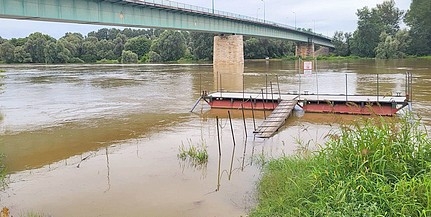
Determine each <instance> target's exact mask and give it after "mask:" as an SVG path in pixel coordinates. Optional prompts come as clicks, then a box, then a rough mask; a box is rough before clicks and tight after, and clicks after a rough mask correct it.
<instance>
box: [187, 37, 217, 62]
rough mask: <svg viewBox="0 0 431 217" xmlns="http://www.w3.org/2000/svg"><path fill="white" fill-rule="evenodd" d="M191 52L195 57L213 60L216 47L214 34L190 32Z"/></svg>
mask: <svg viewBox="0 0 431 217" xmlns="http://www.w3.org/2000/svg"><path fill="white" fill-rule="evenodd" d="M189 47H190V52H191V53H192V55H193V57H194V59H198V60H212V58H213V47H214V34H212V33H203V32H191V33H190V44H189Z"/></svg>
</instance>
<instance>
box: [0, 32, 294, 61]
mask: <svg viewBox="0 0 431 217" xmlns="http://www.w3.org/2000/svg"><path fill="white" fill-rule="evenodd" d="M213 36H214V35H213V34H210V33H199V32H186V31H183V32H180V31H174V30H160V29H130V28H126V29H123V30H120V29H115V28H112V29H107V28H103V29H100V30H98V31H93V32H90V33H88V34H87V35H86V36H83V35H82V34H80V33H66V34H65V35H64V36H63V37H61V38H60V39H58V40H57V39H55V38H53V37H51V36H49V35H46V34H42V33H39V32H36V33H32V34H30V35H29V36H28V37H26V38H13V39H10V40H6V39H2V38H0V61H1V62H5V63H95V62H102V63H103V62H106V63H108V62H109V63H116V62H118V63H138V62H169V61H178V60H211V59H212V50H213ZM244 44H245V45H244V47H245V56H246V58H251V59H253V58H265V57H271V58H274V57H282V56H286V55H293V52H294V45H293V43H292V42H287V41H282V40H273V39H258V38H253V37H246V38H245V41H244Z"/></svg>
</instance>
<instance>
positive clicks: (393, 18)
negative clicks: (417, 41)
mask: <svg viewBox="0 0 431 217" xmlns="http://www.w3.org/2000/svg"><path fill="white" fill-rule="evenodd" d="M375 13H376V16H377V17H378V18H379V22H380V23H381V25H382V30H381V32H386V33H387V34H388V35H392V36H395V34H396V33H397V32H398V30H400V21H401V18H402V17H403V14H404V12H403V11H401V10H400V9H399V8H397V7H395V1H394V0H389V1H383V2H382V4H377V8H376V9H375Z"/></svg>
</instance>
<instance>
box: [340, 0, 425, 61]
mask: <svg viewBox="0 0 431 217" xmlns="http://www.w3.org/2000/svg"><path fill="white" fill-rule="evenodd" d="M356 15H357V16H358V27H357V29H356V30H355V31H354V32H353V34H352V33H343V32H336V33H335V35H334V38H333V42H334V45H335V54H336V55H340V56H349V55H353V56H359V57H371V58H374V57H376V58H380V59H391V58H403V57H405V56H407V55H410V56H423V55H431V1H430V0H413V1H412V3H411V5H410V9H409V10H408V11H407V12H404V11H401V10H400V9H398V8H397V7H396V6H395V2H394V0H390V1H384V2H383V3H382V4H378V5H376V7H375V8H371V9H369V8H368V7H364V8H362V9H359V10H358V11H357V13H356ZM402 20H403V21H404V23H406V24H407V26H408V27H410V28H409V29H400V23H401V21H402Z"/></svg>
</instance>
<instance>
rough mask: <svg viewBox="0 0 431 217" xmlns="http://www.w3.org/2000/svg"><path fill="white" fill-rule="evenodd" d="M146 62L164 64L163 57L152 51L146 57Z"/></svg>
mask: <svg viewBox="0 0 431 217" xmlns="http://www.w3.org/2000/svg"><path fill="white" fill-rule="evenodd" d="M145 61H146V62H150V63H159V62H162V57H161V56H160V55H159V54H158V53H156V52H154V51H150V52H148V54H147V55H145Z"/></svg>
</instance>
